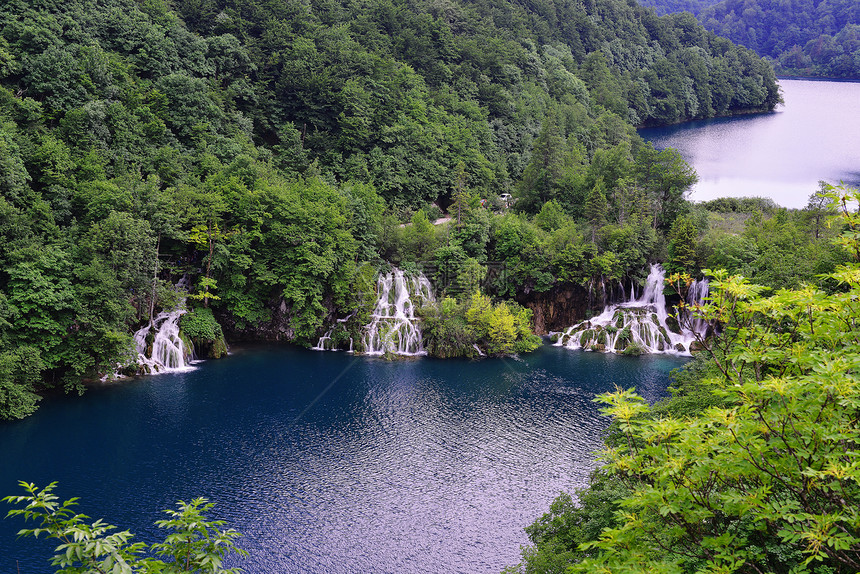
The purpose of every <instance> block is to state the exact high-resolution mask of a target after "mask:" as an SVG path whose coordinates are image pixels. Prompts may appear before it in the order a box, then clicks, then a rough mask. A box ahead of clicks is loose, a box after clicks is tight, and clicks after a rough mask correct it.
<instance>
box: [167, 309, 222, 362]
mask: <svg viewBox="0 0 860 574" xmlns="http://www.w3.org/2000/svg"><path fill="white" fill-rule="evenodd" d="M179 336H180V337H181V338H182V341H183V343H185V347H186V349H188V351H189V353H190V352H191V350H192V349H196V350H197V353H198V358H201V359H220V358H221V357H223V356H225V355H226V354H227V341H226V340H224V331H223V330H222V329H221V325H219V324H218V321H216V320H215V317H214V316H213V315H212V310H211V309H206V308H198V309H194V310H193V311H191V312H189V313H185V314H184V315H182V318H181V319H180V322H179Z"/></svg>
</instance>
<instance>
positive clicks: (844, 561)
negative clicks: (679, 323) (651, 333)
mask: <svg viewBox="0 0 860 574" xmlns="http://www.w3.org/2000/svg"><path fill="white" fill-rule="evenodd" d="M858 198H860V192H858V191H857V190H851V189H846V188H840V189H837V190H834V192H833V193H832V194H823V193H822V194H817V195H816V196H815V197H813V198H812V200H811V202H810V205H809V207H808V208H807V209H806V210H804V211H805V213H798V212H795V213H791V212H786V211H784V210H778V209H777V210H775V211H774V212H773V213H772V214H771V216H769V217H768V216H764V217H762V216H763V212H762V210H761V208H762V207H765V208H766V207H767V205H766V203H764V202H761V201H759V202H756V201H751V200H743V201H737V200H720V201H718V202H714V203H715V205H711V206H710V207H711V208H720V209H721V210H722V211H721V212H719V213H720V215H717V212H712V215H713V216H714V217H712V225H711V228H712V230H714V229H718V228H720V227H722V228H723V229H724V230H726V229H729V228H735V230H737V229H738V227H737V226H738V223H739V222H738V219H746V221H745V222H744V223H743V226H742V227H743V228H744V229H743V231H742V232H741V233H740V234H737V233H734V232H731V233H729V235H727V236H724V237H723V240H722V241H723V242H724V246H723V248H721V249H716V250H714V249H712V248H705V250H704V251H702V252H700V255H704V256H705V260H707V261H708V263H709V264H717V265H721V264H726V265H727V266H728V267H730V268H732V273H730V272H728V271H725V270H716V271H707V273H708V274H709V275H711V277H712V281H711V295H710V298H709V300H708V301H707V302H706V303H705V304H704V305H703V306H702V307H701V308H699V309H697V314H698V316H699V317H701V318H702V319H705V320H707V321H709V322H710V323H711V324H712V325H714V326H716V327H717V330H718V331H719V333H720V334H719V336H716V337H709V338H708V339H703V340H701V343H702V351H701V352H700V353H698V354H697V355H696V357H695V359H694V360H693V361H692V362H691V363H690V364H688V365H687V366H686V367H685V368H684V369H682V370H680V371H679V372H677V373H676V376H675V380H674V383H673V386H672V387H671V388H670V390H671V391H672V396H671V397H670V398H668V399H666V400H663V401H661V402H658V403H657V404H655V405H653V406H650V405H648V404H647V403H646V402H645V401H644V400H643V399H642V398H640V397H639V396H637V395H636V393H635V391H634V390H633V389H626V390H625V389H617V391H616V392H614V393H609V394H606V395H602V396H600V397H599V398H598V401H599V402H601V403H603V404H604V405H605V406H606V407H605V409H604V413H605V414H607V415H610V416H612V417H613V419H614V422H613V424H612V426H611V428H610V432H609V434H608V437H607V441H606V450H605V451H604V453H603V466H602V467H601V468H600V469H599V470H597V471H596V472H595V473H594V474H593V475H592V477H591V481H590V485H589V487H588V488H586V489H582V490H580V491H578V492H576V499H574V497H572V496H570V495H568V494H562V495H561V496H559V497H558V498H557V499H556V500H555V501H554V502H553V504H552V506H551V508H550V510H549V512H548V513H547V514H545V515H544V516H542V517H541V518H539V519H538V520H537V521H536V522H535V523H534V524H533V525H531V526H530V527H528V528H527V532H528V534H529V537H530V539H531V541H532V543H533V546H530V547H527V548H525V549H524V550H523V554H522V557H523V560H522V562H521V563H520V564H519V565H517V566H514V567H511V568H509V569H508V570H507V572H508V574H515V573H536V572H541V573H546V574H549V573H559V574H561V573H564V572H667V573H668V572H671V573H692V572H727V573H728V572H739V573H746V572H750V573H753V572H809V573H819V574H824V573H829V574H832V573H846V574H847V573H851V572H857V571H858V568H860V562H858V556H860V522H858V517H857V508H858V503H860V491H858V488H857V485H858V479H860V477H858V473H857V465H856V452H857V440H858V429H857V421H858V407H860V402H858V401H860V386H858V358H860V347H858V342H860V339H858V331H857V313H858V309H857V296H858V290H859V289H860V281H858V278H860V241H858V238H860V236H858V230H860V217H858V214H857V213H856V211H855V208H854V207H853V206H854V205H855V204H856V201H857V199H858ZM756 203H758V205H756ZM836 212H841V214H840V215H838V216H835V213H836ZM744 214H745V217H740V218H738V216H739V215H744ZM750 214H753V215H752V216H751V217H750ZM826 221H830V223H828V224H827V225H824V223H825V222H826ZM765 238H769V239H765ZM762 240H764V241H762ZM821 240H825V242H827V243H830V244H831V245H832V246H833V247H832V249H830V250H827V249H825V248H824V247H823V245H821V244H819V241H821ZM703 242H704V243H708V242H707V241H703ZM732 243H734V244H735V246H740V245H741V244H742V245H743V246H744V247H743V249H741V250H735V249H734V248H732V247H729V245H731V244H732ZM789 244H794V246H796V248H797V249H798V250H799V251H800V252H801V253H806V256H813V257H814V256H815V255H818V256H821V255H825V258H829V259H830V260H831V264H832V263H836V266H835V267H833V268H832V270H831V271H829V272H824V273H815V270H814V269H810V268H809V266H806V267H804V266H803V265H802V263H801V261H800V259H799V258H795V259H792V260H791V261H790V262H789V264H791V265H799V267H797V271H798V274H797V276H793V274H792V273H791V272H790V271H787V270H786V271H787V273H785V275H783V274H782V273H781V272H777V273H775V274H770V273H768V272H767V271H766V270H764V269H763V270H762V271H765V273H763V274H756V278H757V279H761V280H762V281H761V283H762V284H755V283H752V282H750V281H749V279H747V278H745V277H744V276H743V275H741V274H738V273H746V272H749V271H750V269H751V268H750V267H748V262H744V261H741V260H739V259H738V258H737V256H738V255H740V254H742V253H748V252H750V251H751V252H753V253H755V252H757V251H758V252H759V253H761V251H760V250H761V248H762V247H765V248H767V249H773V250H775V251H777V252H780V253H781V255H782V256H785V257H791V256H790V255H789V253H790V252H791V250H792V248H791V247H789ZM815 245H818V247H817V248H816V247H813V246H815ZM810 249H812V251H810ZM817 250H820V251H817ZM816 251H817V253H816ZM707 252H709V253H707ZM731 252H734V253H735V255H734V256H732V255H730V253H731ZM828 253H829V255H826V254H828ZM761 255H764V254H763V253H761ZM775 255H776V254H775ZM801 257H802V256H801ZM763 260H766V261H768V262H769V263H768V265H772V264H773V262H774V260H775V259H774V258H772V257H763ZM814 265H816V266H817V265H822V262H821V261H820V260H816V261H815V263H814ZM826 266H827V265H822V268H823V267H826ZM819 270H821V269H819ZM753 273H755V271H754V270H753ZM667 281H668V282H669V283H670V284H672V285H673V286H674V288H675V289H677V290H679V291H680V292H683V290H684V289H685V287H686V285H688V284H689V281H690V277H689V276H688V275H685V274H676V275H674V276H672V277H669V278H668V279H667ZM765 284H766V285H765Z"/></svg>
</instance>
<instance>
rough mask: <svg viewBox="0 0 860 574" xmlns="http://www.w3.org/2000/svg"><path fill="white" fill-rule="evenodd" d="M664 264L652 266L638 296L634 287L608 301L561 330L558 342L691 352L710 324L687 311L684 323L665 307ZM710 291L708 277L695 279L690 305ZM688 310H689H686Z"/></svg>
mask: <svg viewBox="0 0 860 574" xmlns="http://www.w3.org/2000/svg"><path fill="white" fill-rule="evenodd" d="M665 276H666V273H665V271H664V270H663V267H662V266H661V265H659V264H654V265H652V266H651V271H650V273H649V274H648V278H647V279H646V281H645V289H644V290H643V292H642V295H641V296H639V297H638V298H637V297H636V296H635V290H634V289H633V288H632V287H631V290H630V297H629V299H628V300H626V301H624V302H622V303H617V304H614V305H607V306H606V307H605V308H604V309H603V312H602V313H601V314H600V315H597V316H596V317H592V318H591V319H588V320H587V321H582V322H581V323H578V324H576V325H574V326H572V327H570V328H568V329H567V330H566V331H564V332H563V333H560V334H558V339H557V341H556V343H555V344H556V346H564V347H567V348H569V349H585V350H588V351H601V352H605V353H623V352H627V353H676V354H689V353H690V345H691V344H692V343H693V342H695V341H696V335H697V334H698V335H700V336H701V335H704V334H705V331H706V329H707V324H706V323H705V322H704V321H702V320H701V319H696V318H694V317H691V316H690V315H685V316H684V317H683V320H682V321H681V323H682V324H683V325H684V326H688V327H691V328H690V329H684V328H682V326H681V325H679V324H678V321H677V320H676V319H677V318H676V317H674V316H670V314H669V313H668V311H667V310H666V298H665V296H664V295H663V286H664V278H665ZM707 294H708V282H707V279H702V280H700V281H696V282H695V283H693V284H692V285H691V286H690V288H689V290H688V293H687V304H688V305H689V306H691V307H692V306H695V305H701V304H702V301H703V300H704V298H705V297H706V296H707ZM684 313H687V311H684Z"/></svg>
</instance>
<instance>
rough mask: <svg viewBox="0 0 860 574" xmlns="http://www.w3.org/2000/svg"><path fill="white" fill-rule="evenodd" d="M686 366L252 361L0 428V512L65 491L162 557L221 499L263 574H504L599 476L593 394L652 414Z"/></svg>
mask: <svg viewBox="0 0 860 574" xmlns="http://www.w3.org/2000/svg"><path fill="white" fill-rule="evenodd" d="M682 364H684V360H683V359H678V358H674V357H667V356H653V357H639V358H633V357H619V356H615V355H603V354H596V353H584V352H577V351H570V350H567V349H562V348H556V347H551V346H547V345H545V346H544V347H543V348H541V349H540V350H538V351H537V352H535V353H533V354H530V355H528V356H523V357H522V358H519V359H492V360H479V361H460V360H450V361H441V360H434V359H428V358H422V359H412V360H400V361H386V360H384V359H378V358H369V357H364V358H362V357H353V356H351V355H348V354H345V353H331V352H328V353H323V352H314V351H309V350H305V349H299V348H294V347H249V348H245V349H239V350H236V351H235V352H234V353H233V354H232V355H231V356H229V357H227V358H225V359H222V360H218V361H210V362H205V363H202V364H200V365H199V366H198V368H197V369H196V370H194V371H191V372H186V373H176V374H164V375H157V376H152V377H142V378H139V379H134V380H128V381H125V382H121V383H115V384H112V385H110V386H107V387H104V388H98V389H93V390H91V391H90V392H88V393H87V394H86V396H84V397H59V398H52V399H47V400H45V401H43V404H42V407H41V409H40V410H39V412H38V413H37V414H36V415H35V416H33V417H31V418H29V419H26V420H24V421H19V422H14V423H6V424H3V425H2V426H0V452H2V453H3V464H2V465H0V492H2V493H3V494H4V495H6V494H13V493H17V492H18V487H17V481H18V480H26V481H30V482H35V483H37V484H39V485H44V484H46V483H47V482H49V481H53V480H56V481H59V483H60V485H59V489H58V494H59V495H60V496H63V497H71V496H78V497H80V498H81V505H80V511H81V512H84V513H86V514H88V515H90V516H91V517H93V518H98V517H101V518H104V519H105V520H106V521H108V522H110V523H112V524H117V525H121V527H122V528H128V529H130V530H132V531H133V532H135V533H137V534H138V537H139V538H140V539H142V540H146V541H154V540H156V539H157V536H158V532H157V529H156V528H155V527H154V526H152V523H153V522H154V521H155V520H157V519H159V518H161V516H160V510H161V509H164V508H169V507H171V506H173V504H174V503H175V501H176V500H179V499H185V500H188V499H190V498H193V497H196V496H206V497H208V498H209V499H211V500H212V501H214V502H216V503H217V506H216V509H215V513H214V514H215V515H216V516H218V517H221V518H224V519H226V520H228V522H229V524H230V526H232V527H234V528H237V529H238V530H240V531H242V532H243V533H244V534H245V536H244V538H243V539H242V543H241V546H242V547H244V548H245V549H247V550H248V551H249V552H250V553H251V557H250V558H248V559H247V560H244V561H242V562H241V563H239V564H237V565H240V566H242V567H243V568H245V570H246V571H247V572H249V573H269V572H301V573H311V574H314V573H319V574H322V573H352V572H374V573H386V572H390V573H395V572H396V573H401V572H407V573H409V572H415V573H419V572H427V573H430V572H446V573H449V572H464V573H466V572H468V573H490V572H499V571H500V570H501V569H502V568H504V567H505V566H506V565H510V564H513V563H516V562H517V561H518V557H519V547H520V545H521V544H525V543H527V538H526V535H525V533H524V532H523V527H525V526H527V525H528V524H530V523H531V522H532V521H534V520H535V519H536V518H537V517H539V516H540V515H541V514H543V513H544V512H546V511H547V510H548V508H549V504H550V502H551V501H552V500H553V498H554V497H555V496H556V495H558V493H559V492H560V491H562V490H565V491H572V490H573V489H574V488H577V487H580V486H583V485H585V483H586V481H587V477H588V474H589V472H591V470H593V469H594V468H595V464H596V463H595V455H594V451H595V450H596V449H598V448H600V445H601V437H602V433H603V431H604V429H605V428H606V425H607V423H608V420H607V419H606V418H605V417H603V416H602V415H600V414H599V408H598V406H597V405H596V404H595V403H594V402H593V399H594V396H595V394H597V393H601V392H605V391H610V390H612V389H614V386H615V385H616V384H618V385H622V386H625V387H629V386H635V387H636V388H637V389H638V390H639V392H640V393H642V394H643V395H644V396H645V397H647V398H649V399H650V400H655V399H656V398H658V397H660V396H663V395H664V394H665V389H666V386H667V383H668V381H669V373H670V371H671V370H672V369H674V368H676V367H679V366H681V365H682ZM4 514H5V512H4ZM21 527H22V525H21V523H20V521H17V520H12V519H6V520H2V521H0V572H16V567H18V568H20V572H21V574H33V573H36V572H39V573H41V572H46V571H49V567H48V565H47V561H46V557H47V556H48V555H49V554H50V549H51V548H53V546H54V544H53V543H51V542H45V541H33V540H31V539H27V540H20V541H18V540H16V538H15V532H17V530H18V529H19V528H21Z"/></svg>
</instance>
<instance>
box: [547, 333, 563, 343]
mask: <svg viewBox="0 0 860 574" xmlns="http://www.w3.org/2000/svg"><path fill="white" fill-rule="evenodd" d="M561 337H562V335H561V333H552V334H551V335H550V336H549V340H550V342H551V343H553V344H555V343H558V340H559V339H561Z"/></svg>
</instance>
